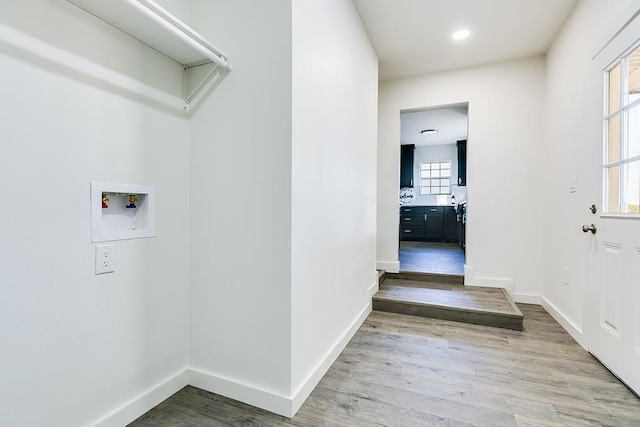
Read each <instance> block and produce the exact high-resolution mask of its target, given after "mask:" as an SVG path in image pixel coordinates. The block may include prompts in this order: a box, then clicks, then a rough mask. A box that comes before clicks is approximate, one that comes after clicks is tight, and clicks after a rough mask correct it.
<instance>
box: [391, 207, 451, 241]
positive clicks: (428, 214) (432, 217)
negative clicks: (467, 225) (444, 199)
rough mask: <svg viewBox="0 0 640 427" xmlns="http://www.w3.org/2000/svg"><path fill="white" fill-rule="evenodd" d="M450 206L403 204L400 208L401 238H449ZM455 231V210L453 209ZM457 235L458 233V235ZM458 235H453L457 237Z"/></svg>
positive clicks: (437, 239) (432, 239) (434, 239)
mask: <svg viewBox="0 0 640 427" xmlns="http://www.w3.org/2000/svg"><path fill="white" fill-rule="evenodd" d="M449 209H453V208H451V207H449V206H402V207H401V208H400V240H431V241H442V240H447V239H448V238H449V234H448V228H447V225H448V222H447V221H446V220H447V218H448V216H447V215H449ZM452 213H453V221H454V232H455V220H456V216H455V211H453V210H452ZM456 236H457V235H456ZM456 236H454V237H451V238H452V239H454V240H455V239H456Z"/></svg>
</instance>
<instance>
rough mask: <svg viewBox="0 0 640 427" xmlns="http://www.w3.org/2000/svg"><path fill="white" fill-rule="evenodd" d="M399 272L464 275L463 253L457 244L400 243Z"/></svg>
mask: <svg viewBox="0 0 640 427" xmlns="http://www.w3.org/2000/svg"><path fill="white" fill-rule="evenodd" d="M398 260H399V261H400V271H418V272H428V273H442V274H464V251H463V250H462V249H461V248H460V246H458V244H457V243H442V242H413V241H401V242H400V248H399V250H398Z"/></svg>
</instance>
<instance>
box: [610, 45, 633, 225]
mask: <svg viewBox="0 0 640 427" xmlns="http://www.w3.org/2000/svg"><path fill="white" fill-rule="evenodd" d="M605 87H606V90H605V99H604V110H605V114H604V129H605V132H604V149H603V158H604V162H603V182H604V185H603V197H602V198H603V210H604V212H605V213H622V214H638V212H639V211H640V46H636V47H634V48H633V49H632V50H631V51H630V53H627V54H625V55H623V56H622V57H621V58H620V59H618V60H617V61H616V62H615V63H614V64H613V65H612V66H611V67H610V68H608V69H607V70H606V71H605Z"/></svg>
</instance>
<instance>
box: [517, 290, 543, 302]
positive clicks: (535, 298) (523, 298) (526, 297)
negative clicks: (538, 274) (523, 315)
mask: <svg viewBox="0 0 640 427" xmlns="http://www.w3.org/2000/svg"><path fill="white" fill-rule="evenodd" d="M512 298H513V301H514V302H519V303H522V304H535V305H540V303H541V302H542V299H541V298H540V295H532V294H519V293H517V292H516V293H514V294H513V295H512Z"/></svg>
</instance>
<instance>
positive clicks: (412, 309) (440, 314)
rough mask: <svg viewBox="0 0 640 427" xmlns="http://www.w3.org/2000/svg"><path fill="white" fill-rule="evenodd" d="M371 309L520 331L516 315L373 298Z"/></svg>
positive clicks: (519, 321)
mask: <svg viewBox="0 0 640 427" xmlns="http://www.w3.org/2000/svg"><path fill="white" fill-rule="evenodd" d="M373 309H374V310H377V311H385V312H388V313H398V314H408V315H412V316H421V317H430V318H433V319H441V320H451V321H454V322H463V323H470V324H473V325H484V326H493V327H496V328H503V329H513V330H517V331H521V330H522V328H523V326H522V320H523V319H522V318H521V317H518V316H509V315H501V314H494V313H477V312H470V311H464V310H458V309H451V308H445V307H436V306H426V305H417V304H411V303H404V302H398V301H387V300H381V299H376V298H374V299H373Z"/></svg>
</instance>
